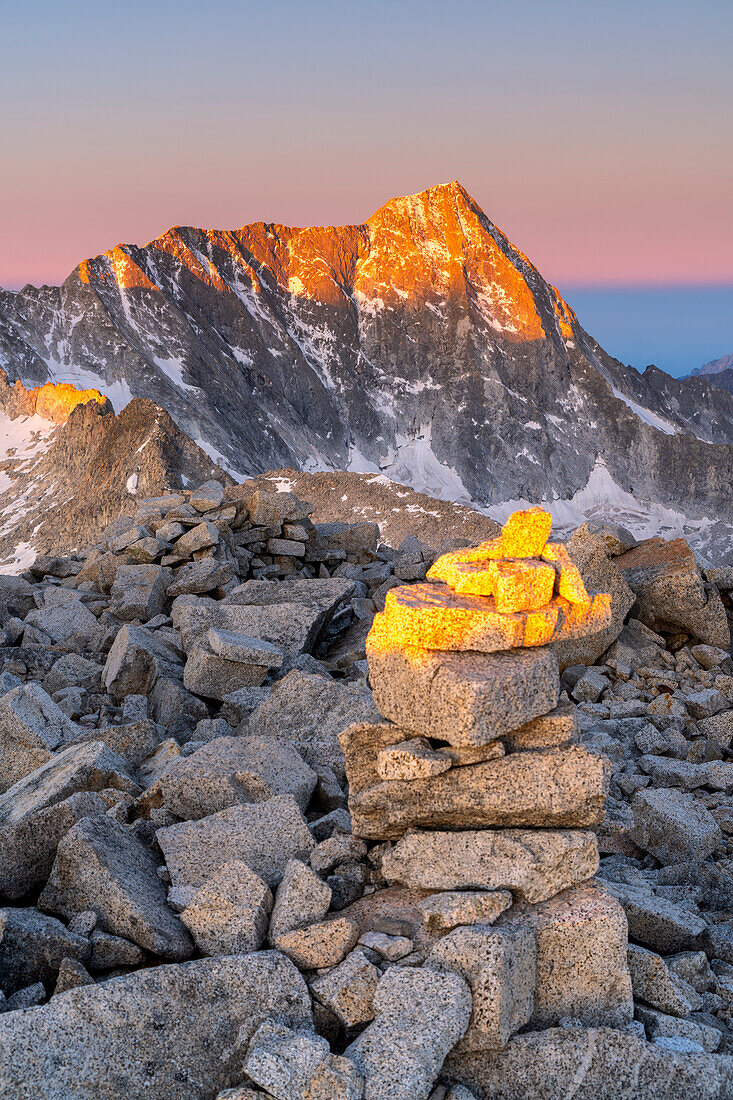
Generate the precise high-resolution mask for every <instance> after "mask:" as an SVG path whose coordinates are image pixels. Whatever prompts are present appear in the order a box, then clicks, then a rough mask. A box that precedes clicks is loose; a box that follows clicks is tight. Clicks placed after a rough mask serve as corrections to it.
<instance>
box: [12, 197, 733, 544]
mask: <svg viewBox="0 0 733 1100" xmlns="http://www.w3.org/2000/svg"><path fill="white" fill-rule="evenodd" d="M0 366H2V367H4V369H5V370H6V371H7V373H8V375H9V377H10V378H11V379H21V380H22V381H23V382H24V383H25V384H26V385H38V384H41V383H43V382H45V381H47V380H56V381H69V382H73V383H74V384H76V385H77V386H81V387H94V388H96V389H98V390H99V391H101V393H103V394H106V395H107V396H108V397H109V398H110V400H111V402H112V404H113V405H114V407H115V409H116V410H117V411H118V412H119V411H120V409H121V408H123V407H124V406H125V405H126V404H127V403H128V402H129V401H130V400H131V399H132V398H133V397H142V398H149V399H150V400H151V401H153V402H155V404H156V405H158V406H160V407H161V408H162V409H165V410H166V411H167V413H169V414H170V417H171V418H172V421H173V422H174V423H175V424H176V425H177V426H178V427H179V428H180V429H181V430H182V431H183V432H185V433H186V434H187V435H188V436H189V437H190V438H191V439H192V440H193V441H195V442H196V443H197V444H198V446H199V447H200V448H201V449H202V450H203V451H205V452H206V454H207V455H208V456H210V458H211V459H212V460H214V461H215V462H217V463H218V464H219V465H220V466H221V467H223V468H224V469H226V470H227V471H229V472H230V473H231V474H232V475H233V476H235V477H237V478H241V477H244V476H251V475H255V474H258V473H261V472H263V471H266V470H268V469H272V468H276V467H292V468H295V469H300V470H304V471H313V470H350V471H355V472H364V473H367V474H383V475H386V476H387V477H388V478H391V479H392V480H394V481H398V482H403V483H406V484H409V485H411V486H412V487H413V488H416V489H418V490H421V491H426V492H428V493H431V494H433V495H435V496H440V497H444V498H448V499H452V500H456V501H463V502H473V503H475V504H477V505H479V506H481V507H482V508H484V509H486V510H488V511H489V512H490V513H491V514H494V513H496V514H497V515H498V514H499V513H500V512H501V511H502V510H506V508H508V507H509V504H510V502H513V501H517V500H531V501H540V500H544V501H546V502H547V503H548V504H549V506H550V507H551V508H552V509H553V511H554V512H555V514H556V518H557V520H558V522H560V523H562V522H563V521H567V522H570V520H571V519H572V517H573V516H575V515H576V514H581V513H587V512H588V511H589V510H590V511H592V510H594V509H598V508H609V507H610V508H611V509H615V511H616V513H617V514H618V515H620V516H627V514H628V515H629V516H631V519H634V517H636V521H637V523H646V522H647V519H648V517H649V516H653V517H656V518H654V519H653V522H654V524H656V527H657V529H670V530H671V529H674V528H675V525H677V526H679V525H680V524H683V525H684V523H690V524H693V526H694V525H697V526H696V529H698V530H700V531H701V530H703V529H705V530H706V531H707V530H709V529H710V528H711V526H712V525H714V524H716V523H717V522H718V521H720V522H722V523H723V524H724V526H725V529H726V531H727V522H728V521H733V499H732V497H731V492H730V485H731V481H732V480H733V447H732V446H731V445H732V444H733V393H728V392H726V391H725V390H724V389H722V388H720V387H719V385H716V384H713V379H712V378H709V377H708V376H707V371H704V373H700V374H696V375H695V376H694V377H691V378H689V379H675V378H672V377H670V376H669V375H667V374H665V373H664V372H663V371H661V370H658V369H657V368H656V367H648V368H647V369H646V370H645V371H644V373H643V374H639V373H637V372H636V371H635V370H634V369H632V368H631V367H627V366H624V365H623V364H621V363H620V362H618V361H617V360H615V359H613V358H612V357H611V356H609V355H608V354H607V353H606V352H605V351H604V350H603V349H602V348H601V347H599V345H598V344H597V342H596V341H595V340H594V339H593V338H592V337H591V336H589V335H588V334H587V333H586V332H585V331H584V330H583V329H582V327H581V326H580V324H579V323H578V320H577V318H576V316H575V314H574V313H573V311H572V309H571V308H570V307H569V306H568V305H567V303H566V302H565V301H564V300H563V298H562V297H561V295H560V293H559V292H558V291H557V290H556V289H555V288H554V287H552V286H550V285H549V284H548V283H547V282H546V281H545V280H544V279H543V278H542V276H541V275H540V274H539V272H538V271H537V269H536V268H535V267H534V266H533V265H532V264H531V262H530V261H529V260H528V259H527V257H526V256H524V255H523V254H522V253H521V252H520V251H519V250H518V249H517V248H516V247H515V246H514V245H513V244H511V242H510V241H509V240H508V239H507V238H506V236H505V235H504V234H503V233H502V232H501V231H500V230H499V229H498V228H497V227H496V226H495V225H494V224H493V223H492V222H491V221H489V219H488V218H487V217H486V215H485V214H484V213H483V212H482V210H481V209H480V208H479V206H478V205H477V203H476V202H475V201H474V200H473V199H472V198H471V196H470V195H469V194H468V193H467V192H466V190H465V189H464V188H463V187H462V186H461V185H460V184H459V183H451V184H446V185H443V186H438V187H433V188H430V189H429V190H427V191H423V192H421V193H420V194H417V195H413V196H408V197H406V198H398V199H393V200H391V201H390V202H388V203H386V205H385V206H383V207H382V208H381V209H380V210H378V211H377V212H376V213H375V214H374V215H373V216H372V217H371V218H369V219H368V220H367V221H366V222H364V223H363V224H362V225H355V226H340V227H334V226H327V227H318V228H308V229H301V228H289V227H286V226H282V225H279V224H273V223H265V222H256V223H254V224H253V225H248V226H244V227H243V228H241V229H238V230H234V231H221V230H203V229H194V228H186V227H176V228H174V229H171V230H169V231H168V232H167V233H165V234H164V235H163V236H162V237H159V238H158V239H156V240H154V241H151V242H150V243H149V244H148V245H145V246H144V247H137V246H134V245H118V246H117V247H116V248H114V249H112V250H111V251H109V252H106V253H104V254H103V255H101V256H97V257H95V258H93V259H89V260H85V261H84V262H83V263H81V264H80V265H79V266H78V267H77V268H76V269H75V271H74V272H72V274H71V275H70V276H69V277H68V278H67V279H66V281H65V282H64V283H63V285H62V286H61V287H47V286H44V287H41V288H35V287H31V286H27V287H25V288H24V289H23V290H21V291H19V292H17V293H11V292H7V291H0ZM720 377H721V376H720V375H718V376H716V381H717V379H718V378H720ZM137 461H138V460H137V459H136V456H135V455H134V454H129V455H127V456H125V462H126V463H127V465H125V462H121V466H123V465H125V471H124V472H125V477H132V476H133V474H134V473H135V464H136V462H137ZM128 466H129V469H128V468H127V467H128ZM122 472H123V471H122V470H121V473H120V476H122ZM655 509H656V511H655ZM637 513H638V514H637ZM639 517H641V518H639ZM645 517H646V518H645Z"/></svg>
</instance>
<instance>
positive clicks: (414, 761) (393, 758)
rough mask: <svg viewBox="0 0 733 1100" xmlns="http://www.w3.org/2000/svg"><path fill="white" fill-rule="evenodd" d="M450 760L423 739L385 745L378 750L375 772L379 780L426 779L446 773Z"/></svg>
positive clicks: (418, 738)
mask: <svg viewBox="0 0 733 1100" xmlns="http://www.w3.org/2000/svg"><path fill="white" fill-rule="evenodd" d="M450 766H451V762H450V760H449V759H448V758H447V757H445V756H440V755H439V754H438V753H437V752H436V751H435V750H434V749H432V748H431V747H430V745H429V743H428V741H427V740H426V739H425V738H424V737H414V738H411V739H410V740H409V741H400V742H399V743H398V744H396V745H386V746H385V747H384V748H382V749H380V750H379V755H378V757H377V772H378V773H379V777H380V779H384V780H389V779H399V780H411V779H428V778H430V777H431V776H434V775H441V774H442V773H443V772H446V771H448V769H449V768H450Z"/></svg>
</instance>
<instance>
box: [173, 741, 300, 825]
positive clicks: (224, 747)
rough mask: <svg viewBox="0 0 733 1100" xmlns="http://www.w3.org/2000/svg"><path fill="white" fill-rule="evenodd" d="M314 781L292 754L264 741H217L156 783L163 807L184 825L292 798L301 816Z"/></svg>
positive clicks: (282, 746)
mask: <svg viewBox="0 0 733 1100" xmlns="http://www.w3.org/2000/svg"><path fill="white" fill-rule="evenodd" d="M316 783H317V776H316V774H315V772H314V771H313V770H312V769H311V768H309V767H308V765H307V764H306V763H305V762H304V761H303V760H302V758H301V757H300V756H299V754H298V753H297V752H296V751H295V749H293V748H291V747H290V746H289V745H287V744H283V743H282V742H280V741H275V740H272V741H270V740H268V739H267V738H264V737H251V738H244V737H217V738H216V739H215V740H214V741H211V742H209V743H208V744H207V745H202V747H201V748H200V749H197V750H196V752H194V753H192V754H191V755H190V756H188V757H185V758H183V759H181V760H178V761H176V762H175V763H174V764H173V765H172V766H171V767H170V768H168V769H167V770H166V772H165V774H164V775H163V776H162V777H161V779H160V781H159V788H160V793H161V797H162V800H163V805H164V806H166V807H167V808H168V809H169V810H170V811H171V812H172V813H174V814H175V815H176V817H180V818H182V819H183V820H185V821H187V820H190V819H191V818H201V817H207V816H208V815H210V814H214V813H217V812H218V811H219V810H224V809H226V808H227V807H228V806H236V805H238V804H239V803H249V802H266V801H267V799H268V798H273V797H275V796H276V795H286V794H292V796H293V797H294V798H295V801H296V802H297V804H298V806H299V807H300V809H301V810H303V811H305V809H306V807H307V805H308V802H309V801H310V798H311V795H312V794H313V791H314V790H315V787H316Z"/></svg>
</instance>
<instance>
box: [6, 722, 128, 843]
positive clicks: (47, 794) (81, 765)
mask: <svg viewBox="0 0 733 1100" xmlns="http://www.w3.org/2000/svg"><path fill="white" fill-rule="evenodd" d="M128 769H129V764H128V763H127V761H126V760H123V759H122V757H121V756H118V755H117V754H116V753H114V752H112V751H111V750H110V749H108V748H107V746H106V745H105V744H103V743H102V742H101V741H91V742H89V743H82V744H79V745H70V746H69V748H68V749H64V750H63V751H62V752H57V753H55V754H54V756H52V757H51V759H50V760H49V761H48V762H47V763H46V764H43V765H42V767H40V768H37V769H36V771H34V772H31V773H30V775H26V776H25V778H23V779H20V780H19V781H18V782H17V783H15V784H14V785H13V786H12V787H10V788H9V789H8V790H7V791H6V792H5V793H4V794H2V795H0V825H5V824H8V823H13V822H18V821H23V820H24V819H25V818H27V817H28V816H29V815H31V814H33V813H36V812H37V811H38V810H41V809H44V808H45V807H47V806H54V805H55V804H56V803H57V802H62V801H63V800H64V799H65V798H68V797H69V796H70V795H72V794H76V793H77V792H78V791H79V792H81V791H103V790H105V789H106V788H107V787H113V788H115V789H116V790H120V791H126V792H129V793H130V794H132V795H133V796H134V795H138V794H139V793H140V787H139V786H138V785H137V783H135V782H134V780H133V779H131V778H130V775H129V772H128Z"/></svg>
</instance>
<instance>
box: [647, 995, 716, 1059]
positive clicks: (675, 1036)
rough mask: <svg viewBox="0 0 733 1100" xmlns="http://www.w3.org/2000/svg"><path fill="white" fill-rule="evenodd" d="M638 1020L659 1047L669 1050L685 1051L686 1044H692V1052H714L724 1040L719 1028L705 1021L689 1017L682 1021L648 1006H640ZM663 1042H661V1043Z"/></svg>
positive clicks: (677, 1017) (690, 1048)
mask: <svg viewBox="0 0 733 1100" xmlns="http://www.w3.org/2000/svg"><path fill="white" fill-rule="evenodd" d="M636 1016H637V1019H638V1020H640V1021H641V1023H642V1024H643V1025H644V1029H645V1031H646V1033H647V1036H648V1037H649V1038H650V1039H651V1040H652V1041H653V1042H654V1043H655V1044H659V1046H664V1047H666V1049H668V1050H681V1051H684V1050H685V1046H684V1045H683V1044H684V1043H690V1044H691V1046H690V1047H689V1048H688V1049H689V1050H690V1051H695V1052H698V1051H699V1052H700V1053H702V1052H703V1051H708V1052H711V1053H712V1052H713V1051H716V1050H717V1049H718V1047H719V1046H720V1042H721V1039H722V1037H723V1036H722V1032H721V1031H720V1029H719V1028H717V1027H711V1026H710V1025H709V1024H707V1023H705V1022H704V1018H703V1020H700V1019H696V1018H695V1017H689V1018H686V1019H682V1018H680V1017H679V1016H670V1015H668V1014H667V1013H665V1012H659V1011H658V1009H656V1008H649V1007H647V1005H638V1006H637V1010H636ZM660 1040H661V1042H660Z"/></svg>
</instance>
